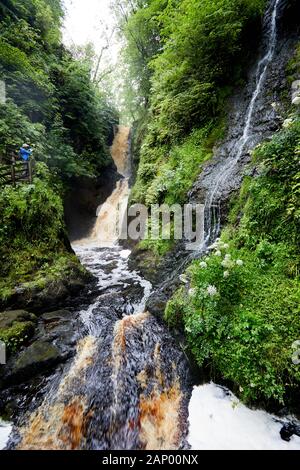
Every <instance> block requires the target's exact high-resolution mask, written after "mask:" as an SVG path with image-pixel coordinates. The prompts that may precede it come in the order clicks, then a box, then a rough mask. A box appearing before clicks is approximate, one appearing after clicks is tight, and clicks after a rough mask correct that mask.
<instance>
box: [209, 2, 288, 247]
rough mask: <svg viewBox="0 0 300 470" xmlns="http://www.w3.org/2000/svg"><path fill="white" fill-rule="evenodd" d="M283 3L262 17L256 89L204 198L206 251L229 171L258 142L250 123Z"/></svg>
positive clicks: (273, 4) (218, 219)
mask: <svg viewBox="0 0 300 470" xmlns="http://www.w3.org/2000/svg"><path fill="white" fill-rule="evenodd" d="M283 2H284V0H272V1H271V2H270V5H269V8H268V10H267V12H266V15H265V18H264V26H265V30H266V33H265V35H266V53H265V55H264V56H263V58H262V59H260V60H259V62H258V64H257V68H256V73H255V88H254V91H253V94H252V97H251V100H250V103H249V106H248V109H247V112H246V116H245V124H244V128H243V132H242V135H241V137H240V138H239V139H238V140H237V141H236V143H235V145H234V146H233V149H232V150H231V152H230V154H229V155H228V156H227V158H226V160H225V162H224V164H223V166H222V168H218V174H217V175H216V178H215V179H214V181H213V184H212V186H211V188H210V189H209V191H208V192H207V195H206V199H205V242H204V247H205V248H206V247H207V246H208V245H209V243H211V242H213V241H214V240H215V239H216V237H217V236H218V235H219V233H220V226H221V200H220V199H221V194H222V189H223V187H224V185H225V184H227V183H228V180H229V179H230V177H231V175H232V172H233V170H234V168H235V166H236V165H237V163H238V161H239V160H240V158H241V157H242V155H243V154H244V153H246V152H249V150H251V148H253V145H255V143H257V141H255V140H254V142H253V140H252V137H253V133H252V131H253V123H254V115H255V111H256V104H257V100H258V98H259V96H260V95H261V93H262V91H263V87H264V83H265V79H266V74H267V70H268V67H269V65H270V64H271V62H272V60H273V58H274V54H275V52H276V44H277V30H278V24H277V19H278V12H279V9H280V7H281V4H283Z"/></svg>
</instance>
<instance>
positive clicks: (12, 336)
mask: <svg viewBox="0 0 300 470" xmlns="http://www.w3.org/2000/svg"><path fill="white" fill-rule="evenodd" d="M36 321H37V318H36V316H35V315H33V314H32V313H29V312H26V311H25V310H14V311H6V312H1V313H0V340H1V341H3V342H4V343H5V344H6V347H7V349H8V352H9V353H13V352H16V351H17V350H18V349H20V347H21V346H23V345H24V344H26V342H27V341H28V340H29V339H30V338H31V337H32V336H33V334H34V331H35V324H36Z"/></svg>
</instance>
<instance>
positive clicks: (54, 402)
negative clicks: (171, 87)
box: [0, 0, 300, 450]
mask: <svg viewBox="0 0 300 470" xmlns="http://www.w3.org/2000/svg"><path fill="white" fill-rule="evenodd" d="M281 3H282V1H281V0H275V1H274V0H273V1H271V2H270V7H269V9H268V11H267V14H266V19H265V22H266V24H267V27H266V36H267V38H266V52H265V54H264V55H263V58H262V59H260V60H259V62H258V65H257V69H256V78H255V87H254V90H253V92H252V95H251V100H250V102H249V106H248V110H247V113H246V115H245V123H244V129H243V134H242V136H241V137H240V139H238V140H237V142H236V146H235V147H234V149H233V150H232V153H231V154H230V155H229V156H228V159H227V160H226V161H224V162H223V168H222V171H221V173H220V168H218V173H217V174H214V173H212V175H211V178H212V179H213V183H214V184H212V185H211V188H212V189H211V190H210V191H209V192H208V193H207V196H206V208H207V220H206V227H207V228H206V244H208V243H211V242H212V241H213V240H214V239H215V238H216V237H217V236H218V234H219V231H220V223H221V222H220V205H219V200H220V193H221V192H222V187H223V186H224V185H226V184H227V183H228V180H230V178H231V177H232V171H234V167H235V165H236V163H237V162H238V160H239V159H240V158H241V156H242V154H243V152H244V151H245V150H249V149H250V148H253V146H254V145H255V144H256V141H255V138H253V135H252V126H253V120H254V114H255V110H256V104H257V99H258V98H259V96H260V93H261V91H262V89H263V87H264V80H265V76H266V72H267V69H268V66H269V64H270V63H271V62H272V60H273V57H274V54H275V51H276V39H277V16H278V9H279V8H280V5H281ZM129 136H130V129H129V128H126V127H122V126H120V127H119V131H118V133H117V135H116V137H115V141H114V144H113V146H112V157H113V159H114V161H115V164H116V166H117V169H118V172H119V173H120V174H121V175H122V179H121V180H120V181H119V182H118V183H117V187H116V189H115V190H114V192H113V193H112V194H111V196H109V198H108V199H107V201H106V203H104V204H103V205H101V206H100V207H99V208H98V211H97V222H96V224H95V226H94V228H93V229H92V231H91V233H90V235H89V236H88V237H87V238H85V239H83V240H77V241H76V242H74V244H73V248H74V250H75V252H76V254H77V255H78V257H79V258H80V260H81V262H82V264H83V265H84V266H85V267H86V268H87V269H88V270H90V271H91V272H92V273H93V274H94V276H95V277H96V278H97V297H96V298H95V299H94V300H93V302H92V303H91V305H89V306H88V308H84V309H82V310H80V309H79V311H78V315H79V317H80V320H81V325H82V327H81V331H80V338H79V340H78V344H77V353H76V355H75V358H74V359H73V360H72V361H71V362H69V363H68V364H66V366H65V367H64V370H63V373H62V374H59V373H58V374H56V375H54V377H53V380H52V381H51V383H50V385H49V386H48V388H47V391H46V393H45V396H44V399H43V402H42V404H41V405H40V406H38V408H37V409H36V410H35V411H33V412H32V413H31V414H30V415H29V416H27V418H26V419H25V420H23V421H22V423H21V424H20V426H19V427H18V429H16V431H15V432H16V434H17V438H14V447H15V448H17V449H22V450H29V449H30V450H32V449H36V450H38V449H49V450H75V449H78V450H80V449H93V450H114V449H119V450H123V449H126V450H130V449H146V450H164V449H168V450H177V449H189V448H192V449H194V450H200V449H300V437H296V436H293V437H292V438H291V440H290V441H289V442H286V441H283V440H282V439H281V437H280V429H281V428H282V425H283V424H284V423H285V422H287V421H288V418H280V419H279V418H277V417H275V416H273V415H270V414H268V413H266V412H265V411H262V410H252V409H249V408H247V407H246V406H244V405H243V404H241V403H240V402H239V401H238V399H237V398H236V397H235V396H234V395H233V394H232V393H231V392H230V391H229V390H228V389H226V388H224V387H221V386H219V385H217V384H214V383H209V384H202V385H198V386H194V387H193V380H192V377H191V373H190V367H189V363H188V360H187V358H186V356H185V353H184V350H183V348H181V347H180V345H178V344H176V342H175V340H174V338H173V337H172V335H171V333H170V332H169V331H168V329H167V327H166V326H165V325H164V324H163V322H162V321H160V320H159V319H157V318H155V317H154V316H152V315H151V314H149V313H148V312H147V311H146V302H147V300H148V298H149V296H150V294H151V293H152V286H151V284H150V282H148V281H147V280H146V279H144V278H143V277H142V276H141V275H140V274H139V273H138V272H137V271H134V270H132V269H130V268H129V266H128V259H129V256H130V251H129V250H125V249H124V248H122V246H121V245H120V244H119V243H118V235H117V233H116V227H115V226H114V224H113V223H112V218H111V214H110V211H109V207H111V206H115V207H116V206H118V205H120V204H121V205H122V207H123V206H124V205H126V202H127V201H128V198H129V191H130V188H129V177H130V164H129V162H130V159H129ZM121 217H122V214H121ZM10 431H11V426H10V425H9V423H3V422H0V447H2V448H3V447H4V446H5V445H6V443H7V440H8V437H9V433H10Z"/></svg>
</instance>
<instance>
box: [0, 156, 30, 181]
mask: <svg viewBox="0 0 300 470" xmlns="http://www.w3.org/2000/svg"><path fill="white" fill-rule="evenodd" d="M33 175H34V162H33V161H32V160H28V161H23V160H17V159H16V158H15V157H13V158H12V159H11V161H10V162H6V161H3V160H2V162H1V163H0V186H4V185H7V184H10V185H12V186H14V187H16V185H17V183H24V182H28V183H32V180H33Z"/></svg>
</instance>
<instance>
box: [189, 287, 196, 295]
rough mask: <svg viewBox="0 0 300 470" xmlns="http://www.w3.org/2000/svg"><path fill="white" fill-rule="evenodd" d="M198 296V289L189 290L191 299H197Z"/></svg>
mask: <svg viewBox="0 0 300 470" xmlns="http://www.w3.org/2000/svg"><path fill="white" fill-rule="evenodd" d="M196 294H197V289H195V287H194V288H192V289H189V296H190V297H195V295H196Z"/></svg>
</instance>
